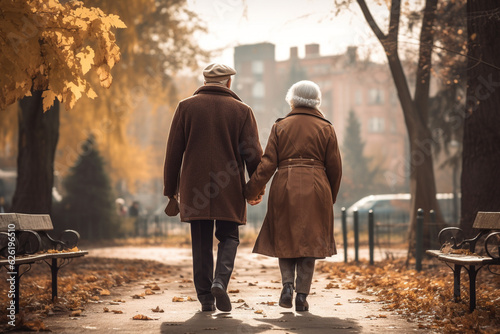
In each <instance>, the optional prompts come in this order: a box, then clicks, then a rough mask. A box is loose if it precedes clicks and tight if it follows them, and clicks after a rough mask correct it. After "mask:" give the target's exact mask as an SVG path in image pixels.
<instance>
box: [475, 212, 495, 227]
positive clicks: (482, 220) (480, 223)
mask: <svg viewBox="0 0 500 334" xmlns="http://www.w3.org/2000/svg"><path fill="white" fill-rule="evenodd" d="M472 227H473V228H477V229H490V230H498V229H500V212H478V213H477V215H476V219H474V224H473V225H472Z"/></svg>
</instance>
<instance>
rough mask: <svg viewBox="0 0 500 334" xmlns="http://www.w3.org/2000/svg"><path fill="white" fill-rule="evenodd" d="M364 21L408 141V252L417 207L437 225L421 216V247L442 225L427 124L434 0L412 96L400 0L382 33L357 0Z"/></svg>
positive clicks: (394, 1) (425, 25)
mask: <svg viewBox="0 0 500 334" xmlns="http://www.w3.org/2000/svg"><path fill="white" fill-rule="evenodd" d="M357 2H358V4H359V5H360V7H361V11H362V12H363V15H364V16H365V19H366V21H367V22H368V24H369V25H370V27H371V28H372V30H373V32H374V33H375V35H376V36H377V38H378V39H379V41H380V43H381V44H382V46H383V47H384V50H385V53H386V55H387V60H388V63H389V68H390V70H391V74H392V78H393V80H394V84H395V86H396V90H397V92H398V96H399V101H400V103H401V108H402V109H403V114H404V118H405V124H406V128H407V130H408V137H409V142H410V157H409V162H410V192H411V195H412V200H411V212H410V226H409V236H410V238H409V239H410V242H409V249H408V251H409V254H411V253H413V251H414V245H415V240H414V236H415V233H414V231H415V230H416V222H417V219H416V218H417V210H418V209H419V208H421V209H423V210H424V212H425V213H426V217H427V218H428V217H429V216H428V213H429V211H430V210H434V211H435V212H436V218H437V219H436V221H437V223H438V225H434V226H432V225H430V224H428V223H429V219H425V222H426V223H427V224H425V225H424V245H423V247H424V248H429V247H430V246H431V240H435V239H437V232H436V231H439V227H441V226H443V225H444V221H443V218H442V216H441V211H440V209H439V205H438V202H437V199H436V183H435V179H434V167H433V156H432V141H433V138H432V135H431V131H430V130H429V126H428V111H429V103H428V101H429V78H430V69H431V65H432V62H431V55H432V45H433V42H434V33H433V31H432V29H433V24H434V19H435V16H436V6H437V0H426V2H425V8H424V16H423V19H422V30H421V33H420V49H419V58H418V70H417V73H416V85H415V96H414V97H413V98H412V96H411V93H410V88H409V85H408V80H407V78H406V75H405V73H404V70H403V67H402V64H401V60H400V59H399V56H398V30H399V17H400V11H401V4H400V2H401V1H400V0H392V3H391V13H390V22H389V32H388V33H387V34H384V33H383V32H382V31H381V30H380V28H379V27H378V25H377V24H376V22H375V20H374V19H373V17H372V15H371V13H370V11H369V9H368V7H367V5H366V3H365V1H364V0H357Z"/></svg>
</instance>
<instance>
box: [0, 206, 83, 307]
mask: <svg viewBox="0 0 500 334" xmlns="http://www.w3.org/2000/svg"><path fill="white" fill-rule="evenodd" d="M52 230H53V226H52V221H51V219H50V216H49V215H28V214H19V213H4V214H0V265H1V266H3V267H4V268H5V269H7V281H8V282H9V283H10V284H9V286H10V288H9V291H8V295H9V298H11V297H10V296H13V297H14V299H13V300H14V305H15V313H16V314H17V313H19V296H20V284H19V283H20V279H21V276H23V275H24V274H25V273H26V272H28V271H29V270H30V269H31V265H32V264H33V263H36V262H39V263H41V262H42V261H43V262H45V263H46V264H47V265H48V266H49V267H50V269H51V273H52V300H55V298H56V297H57V273H58V272H59V269H61V268H62V267H64V266H66V265H68V264H69V263H70V262H71V261H72V260H73V259H74V258H76V257H81V256H84V255H87V254H88V252H87V251H80V250H78V249H77V248H76V246H77V244H78V240H79V239H80V235H79V234H78V232H76V231H73V230H66V231H64V232H62V233H61V236H60V237H59V239H54V238H52V237H51V236H50V235H49V234H48V233H47V232H49V231H52ZM23 265H27V266H28V267H27V269H26V270H24V271H23V272H21V271H20V269H21V266H23ZM11 300H12V299H11Z"/></svg>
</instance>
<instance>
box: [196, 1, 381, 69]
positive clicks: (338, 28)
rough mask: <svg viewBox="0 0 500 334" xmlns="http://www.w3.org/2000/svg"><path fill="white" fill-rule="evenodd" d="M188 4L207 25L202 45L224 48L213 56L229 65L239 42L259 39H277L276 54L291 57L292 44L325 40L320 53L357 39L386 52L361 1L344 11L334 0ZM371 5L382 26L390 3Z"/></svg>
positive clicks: (365, 49) (367, 48)
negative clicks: (361, 8) (363, 14)
mask: <svg viewBox="0 0 500 334" xmlns="http://www.w3.org/2000/svg"><path fill="white" fill-rule="evenodd" d="M188 6H189V8H190V9H191V10H193V11H194V12H196V13H197V14H198V15H199V16H200V17H201V18H202V19H203V20H204V21H205V22H206V25H207V28H208V34H204V35H203V36H201V37H200V38H199V42H200V45H201V46H202V47H203V48H205V49H207V50H216V49H223V51H221V52H220V53H219V55H218V56H215V58H213V61H219V62H223V63H226V64H228V65H233V64H234V61H233V53H234V51H233V48H234V47H235V46H237V45H242V44H253V43H260V42H271V43H273V44H275V45H276V58H277V60H284V59H288V56H289V52H290V47H291V46H297V47H298V48H299V57H303V56H304V52H305V51H304V48H305V45H306V44H310V43H318V44H320V53H321V55H331V54H339V53H343V52H345V50H346V48H347V47H348V46H350V45H358V46H359V49H360V50H359V51H360V53H361V55H362V56H366V55H367V54H368V53H372V55H373V54H374V53H375V57H376V58H378V57H380V55H381V54H382V48H381V46H380V44H379V42H378V40H377V39H376V38H375V37H374V36H373V33H372V32H371V30H370V28H369V27H368V25H367V24H366V21H365V19H364V17H363V16H362V14H361V11H360V9H359V7H358V5H357V4H356V3H354V4H353V5H352V6H351V9H350V10H343V11H341V13H340V14H339V15H335V13H336V7H335V6H334V1H333V0H302V1H298V0H288V1H286V0H246V1H244V0H212V1H209V0H188ZM370 8H371V9H372V10H374V16H375V15H376V17H377V20H379V19H380V23H379V24H380V25H381V27H383V26H384V24H385V23H386V22H385V21H386V20H384V19H383V16H384V15H387V14H388V10H387V8H386V7H384V6H381V7H375V6H370Z"/></svg>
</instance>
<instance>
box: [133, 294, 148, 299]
mask: <svg viewBox="0 0 500 334" xmlns="http://www.w3.org/2000/svg"><path fill="white" fill-rule="evenodd" d="M132 298H134V299H145V297H144V294H143V293H141V294H140V295H137V294H136V295H133V296H132Z"/></svg>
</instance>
